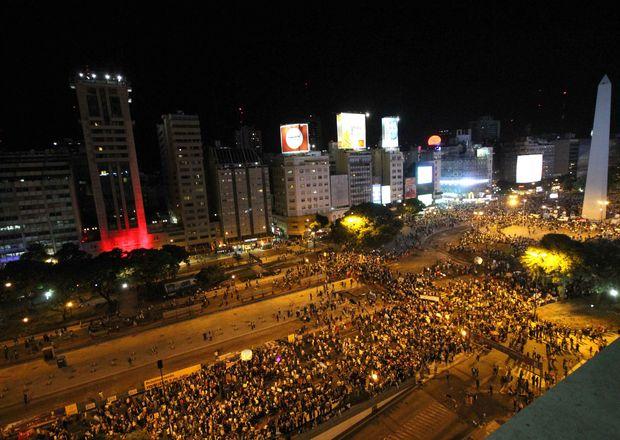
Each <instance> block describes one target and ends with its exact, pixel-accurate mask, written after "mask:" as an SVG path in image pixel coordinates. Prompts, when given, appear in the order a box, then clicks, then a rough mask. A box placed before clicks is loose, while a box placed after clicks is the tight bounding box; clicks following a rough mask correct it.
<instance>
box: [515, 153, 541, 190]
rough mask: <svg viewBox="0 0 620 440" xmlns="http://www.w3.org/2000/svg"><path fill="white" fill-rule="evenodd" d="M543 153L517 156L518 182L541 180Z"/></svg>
mask: <svg viewBox="0 0 620 440" xmlns="http://www.w3.org/2000/svg"><path fill="white" fill-rule="evenodd" d="M542 166H543V155H542V154H525V155H520V156H517V183H532V182H540V180H541V179H542Z"/></svg>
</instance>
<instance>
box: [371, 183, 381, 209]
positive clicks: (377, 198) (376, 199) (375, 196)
mask: <svg viewBox="0 0 620 440" xmlns="http://www.w3.org/2000/svg"><path fill="white" fill-rule="evenodd" d="M372 203H376V204H377V205H380V204H381V184H380V183H374V184H373V185H372Z"/></svg>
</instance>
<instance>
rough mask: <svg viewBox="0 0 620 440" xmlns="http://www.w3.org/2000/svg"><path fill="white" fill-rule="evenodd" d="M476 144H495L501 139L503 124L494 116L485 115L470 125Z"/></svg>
mask: <svg viewBox="0 0 620 440" xmlns="http://www.w3.org/2000/svg"><path fill="white" fill-rule="evenodd" d="M469 127H470V129H471V140H472V142H474V143H487V142H489V143H493V142H497V141H498V140H499V139H500V135H501V128H502V124H501V122H500V121H498V120H497V119H493V117H492V116H489V115H485V116H482V117H480V118H479V119H478V120H476V121H472V122H470V123H469Z"/></svg>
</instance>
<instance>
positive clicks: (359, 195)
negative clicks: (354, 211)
mask: <svg viewBox="0 0 620 440" xmlns="http://www.w3.org/2000/svg"><path fill="white" fill-rule="evenodd" d="M329 155H330V164H331V168H332V169H331V173H332V174H346V175H347V176H348V183H349V204H350V206H355V205H359V204H361V203H370V202H372V154H371V152H370V151H369V150H351V149H342V148H338V144H337V143H336V142H330V145H329Z"/></svg>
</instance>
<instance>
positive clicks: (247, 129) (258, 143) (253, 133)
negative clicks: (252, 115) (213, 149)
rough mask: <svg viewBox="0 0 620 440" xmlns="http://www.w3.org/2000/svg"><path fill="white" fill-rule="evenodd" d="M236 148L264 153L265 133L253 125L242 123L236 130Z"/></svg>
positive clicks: (259, 153)
mask: <svg viewBox="0 0 620 440" xmlns="http://www.w3.org/2000/svg"><path fill="white" fill-rule="evenodd" d="M235 148H245V149H248V150H254V151H256V153H257V154H258V155H259V157H260V156H261V155H262V153H263V135H262V133H261V131H260V130H257V129H256V128H255V127H253V126H248V125H242V126H241V127H239V128H238V129H237V130H235Z"/></svg>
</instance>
